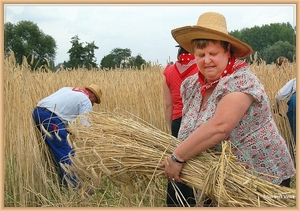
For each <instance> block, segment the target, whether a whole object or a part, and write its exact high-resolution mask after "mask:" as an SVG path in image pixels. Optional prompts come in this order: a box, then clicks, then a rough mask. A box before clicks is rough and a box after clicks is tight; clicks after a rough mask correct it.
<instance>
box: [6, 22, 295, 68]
mask: <svg viewBox="0 0 300 211" xmlns="http://www.w3.org/2000/svg"><path fill="white" fill-rule="evenodd" d="M229 34H230V35H232V36H234V37H236V38H238V39H240V40H242V41H244V42H246V43H248V44H249V45H250V46H251V47H252V48H253V52H254V53H256V55H258V57H259V58H260V59H262V60H264V61H265V62H266V63H267V64H270V63H272V62H275V60H276V59H277V58H278V57H279V56H284V57H286V58H288V59H289V61H293V60H294V58H295V54H296V29H295V28H293V27H292V25H291V24H290V23H272V24H270V25H263V26H261V27H258V26H254V27H252V28H243V29H241V30H235V31H232V32H229ZM70 42H71V44H72V46H71V48H70V49H69V50H68V52H67V53H68V54H69V60H68V61H63V62H61V63H60V64H58V65H56V66H55V64H54V60H55V56H56V50H57V44H56V41H55V40H54V39H53V37H51V36H49V35H47V34H45V33H43V31H42V30H41V29H40V28H39V27H38V26H37V24H35V23H33V22H32V21H20V22H18V23H16V24H12V23H10V22H7V23H5V24H4V52H5V56H8V55H9V54H10V52H11V51H13V52H14V55H15V59H16V62H17V63H18V64H21V63H22V61H23V59H24V58H25V59H27V61H28V63H29V64H31V68H32V69H33V70H34V69H36V68H39V67H41V66H43V65H47V66H48V67H49V68H50V69H52V70H55V69H57V67H58V66H61V65H63V67H64V68H70V69H73V68H75V69H76V68H87V69H92V68H102V69H114V68H128V67H135V68H138V69H140V68H141V66H142V65H150V62H148V63H147V62H146V61H145V60H144V59H143V57H142V56H141V54H138V55H136V56H132V55H131V54H132V53H131V50H130V49H129V48H125V49H122V48H114V49H112V50H111V52H110V53H109V54H108V55H105V56H104V57H103V58H102V59H101V61H100V63H99V64H97V58H96V57H95V50H96V49H99V47H98V46H97V45H96V44H95V42H94V41H93V42H91V43H88V42H85V43H83V42H81V41H80V39H79V37H78V36H77V35H75V36H74V37H72V38H71V41H70ZM247 59H249V58H247Z"/></svg>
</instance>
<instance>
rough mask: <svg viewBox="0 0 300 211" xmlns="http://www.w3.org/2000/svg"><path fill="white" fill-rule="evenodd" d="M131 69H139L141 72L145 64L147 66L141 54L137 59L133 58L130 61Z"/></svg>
mask: <svg viewBox="0 0 300 211" xmlns="http://www.w3.org/2000/svg"><path fill="white" fill-rule="evenodd" d="M129 64H130V66H131V67H137V68H138V69H139V70H140V69H141V66H142V65H143V64H146V61H145V60H144V59H143V57H142V56H141V54H138V55H137V56H136V57H131V58H130V60H129Z"/></svg>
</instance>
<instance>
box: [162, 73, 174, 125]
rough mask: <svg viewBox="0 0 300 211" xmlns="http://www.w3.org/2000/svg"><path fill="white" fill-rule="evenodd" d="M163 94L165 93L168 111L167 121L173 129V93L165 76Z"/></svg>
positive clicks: (166, 112)
mask: <svg viewBox="0 0 300 211" xmlns="http://www.w3.org/2000/svg"><path fill="white" fill-rule="evenodd" d="M163 93H164V100H165V106H166V109H165V115H166V121H167V123H168V125H169V127H170V129H171V125H172V114H173V100H172V93H171V90H170V89H169V87H168V85H167V82H166V77H165V76H164V80H163Z"/></svg>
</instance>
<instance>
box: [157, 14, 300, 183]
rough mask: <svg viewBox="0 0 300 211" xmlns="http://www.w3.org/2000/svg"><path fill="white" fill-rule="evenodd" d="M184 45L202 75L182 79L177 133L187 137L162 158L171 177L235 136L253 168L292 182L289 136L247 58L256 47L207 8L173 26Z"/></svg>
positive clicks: (236, 149)
mask: <svg viewBox="0 0 300 211" xmlns="http://www.w3.org/2000/svg"><path fill="white" fill-rule="evenodd" d="M172 36H173V37H174V39H175V40H176V41H177V42H178V44H179V45H180V46H182V47H183V48H185V49H186V50H188V51H189V52H191V53H193V54H194V56H195V59H196V63H197V66H198V69H199V72H198V74H197V75H194V76H191V77H189V78H187V79H186V80H185V81H183V83H182V86H181V96H182V100H183V105H184V107H183V110H182V113H183V116H182V121H181V126H180V129H179V133H178V138H179V139H180V140H184V141H183V142H182V143H181V144H180V145H179V146H178V147H177V148H176V149H175V150H174V152H173V153H172V154H171V155H170V156H168V157H167V160H166V161H164V162H162V163H161V165H160V166H161V167H162V168H164V169H165V175H166V177H167V178H168V179H169V180H174V181H177V182H183V181H182V180H181V179H180V171H181V169H182V167H183V165H184V162H185V161H187V160H188V159H190V158H192V157H194V156H197V155H199V154H201V152H203V151H204V150H207V149H214V150H219V151H220V150H221V142H222V141H230V142H231V146H232V152H233V153H234V154H235V156H236V157H237V159H238V161H239V162H241V163H242V164H243V165H244V166H245V168H246V169H247V170H249V172H252V170H254V171H255V172H257V173H256V175H257V176H258V177H260V178H262V179H265V180H267V181H270V182H272V183H274V184H278V185H284V186H289V182H290V178H291V177H293V176H294V175H295V173H296V171H295V168H294V165H293V161H292V158H291V155H290V154H289V150H288V148H287V145H286V142H285V140H284V139H283V138H282V136H281V135H280V134H279V131H278V128H277V126H276V124H275V121H274V119H273V118H272V114H271V109H270V103H269V100H268V96H267V94H266V92H265V90H264V86H263V85H262V84H261V82H260V81H259V80H258V78H257V77H256V76H255V75H254V73H252V72H251V70H250V67H249V66H248V64H247V63H246V62H244V61H242V60H240V59H239V58H246V57H248V56H249V55H250V54H251V53H252V48H251V47H250V46H249V45H247V44H246V43H244V42H242V41H240V40H238V39H236V38H234V37H233V36H230V35H229V34H228V32H227V26H226V20H225V17H224V16H223V15H221V14H219V13H215V12H207V13H204V14H202V15H201V16H200V17H199V19H198V23H197V25H195V26H185V27H180V28H176V29H174V30H172Z"/></svg>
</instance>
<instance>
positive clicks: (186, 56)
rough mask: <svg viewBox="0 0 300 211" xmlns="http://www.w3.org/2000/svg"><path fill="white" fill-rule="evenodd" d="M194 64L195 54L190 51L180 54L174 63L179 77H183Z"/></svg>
mask: <svg viewBox="0 0 300 211" xmlns="http://www.w3.org/2000/svg"><path fill="white" fill-rule="evenodd" d="M196 66H197V65H196V61H195V56H194V55H192V54H190V53H183V54H181V55H180V56H179V59H178V61H177V62H176V63H175V67H176V69H177V71H178V73H179V75H180V77H181V78H183V77H185V76H186V75H187V74H188V73H189V72H190V71H191V70H192V69H194V68H195V67H196Z"/></svg>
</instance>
